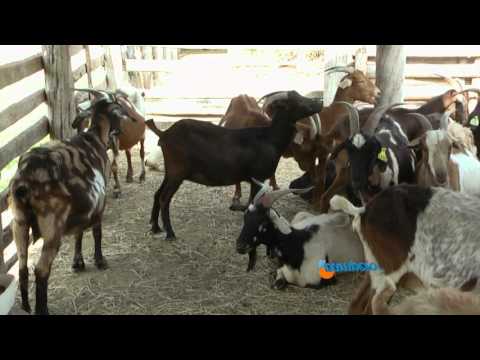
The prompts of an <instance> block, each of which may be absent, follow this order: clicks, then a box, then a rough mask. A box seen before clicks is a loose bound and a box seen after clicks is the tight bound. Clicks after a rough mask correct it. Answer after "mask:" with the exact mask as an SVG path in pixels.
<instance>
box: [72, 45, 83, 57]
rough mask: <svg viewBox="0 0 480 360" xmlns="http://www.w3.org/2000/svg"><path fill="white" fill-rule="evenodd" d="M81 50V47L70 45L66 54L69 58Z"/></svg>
mask: <svg viewBox="0 0 480 360" xmlns="http://www.w3.org/2000/svg"><path fill="white" fill-rule="evenodd" d="M82 50H83V45H70V49H68V52H69V53H70V56H74V55H76V54H78V53H79V52H80V51H82Z"/></svg>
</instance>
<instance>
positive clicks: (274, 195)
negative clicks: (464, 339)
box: [265, 186, 314, 206]
mask: <svg viewBox="0 0 480 360" xmlns="http://www.w3.org/2000/svg"><path fill="white" fill-rule="evenodd" d="M313 188H314V187H313V186H311V187H309V188H306V189H282V190H275V191H272V192H268V193H267V194H266V195H265V196H266V197H267V201H266V203H267V205H269V206H272V205H273V203H274V202H275V201H277V200H278V199H280V198H281V197H283V196H285V195H287V194H290V193H296V194H304V193H306V192H309V191H310V190H313Z"/></svg>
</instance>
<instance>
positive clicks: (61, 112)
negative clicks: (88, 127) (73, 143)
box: [42, 45, 76, 140]
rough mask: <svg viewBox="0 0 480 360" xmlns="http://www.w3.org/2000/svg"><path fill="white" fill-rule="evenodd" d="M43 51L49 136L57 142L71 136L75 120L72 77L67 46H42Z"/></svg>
mask: <svg viewBox="0 0 480 360" xmlns="http://www.w3.org/2000/svg"><path fill="white" fill-rule="evenodd" d="M42 47H43V49H44V51H43V52H44V61H43V62H44V66H45V92H46V94H47V104H48V118H49V119H50V121H51V123H50V136H51V137H52V138H54V139H57V140H63V139H67V138H69V137H71V136H73V134H74V131H73V128H72V126H71V124H72V121H73V119H74V118H75V114H76V111H75V101H74V98H73V86H74V83H73V77H72V66H71V63H70V55H69V54H68V46H67V45H42Z"/></svg>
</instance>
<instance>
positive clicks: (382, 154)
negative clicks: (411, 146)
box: [378, 147, 387, 162]
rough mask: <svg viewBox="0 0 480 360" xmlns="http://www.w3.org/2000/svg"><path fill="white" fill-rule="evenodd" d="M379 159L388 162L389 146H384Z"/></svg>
mask: <svg viewBox="0 0 480 360" xmlns="http://www.w3.org/2000/svg"><path fill="white" fill-rule="evenodd" d="M378 159H379V160H381V161H383V162H387V148H384V147H382V150H380V152H379V153H378Z"/></svg>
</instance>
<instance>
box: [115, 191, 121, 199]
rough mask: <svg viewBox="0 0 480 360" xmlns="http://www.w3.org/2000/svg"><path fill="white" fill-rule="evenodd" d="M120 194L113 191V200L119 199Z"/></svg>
mask: <svg viewBox="0 0 480 360" xmlns="http://www.w3.org/2000/svg"><path fill="white" fill-rule="evenodd" d="M120 194H121V192H120V190H113V198H114V199H118V198H120Z"/></svg>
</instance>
